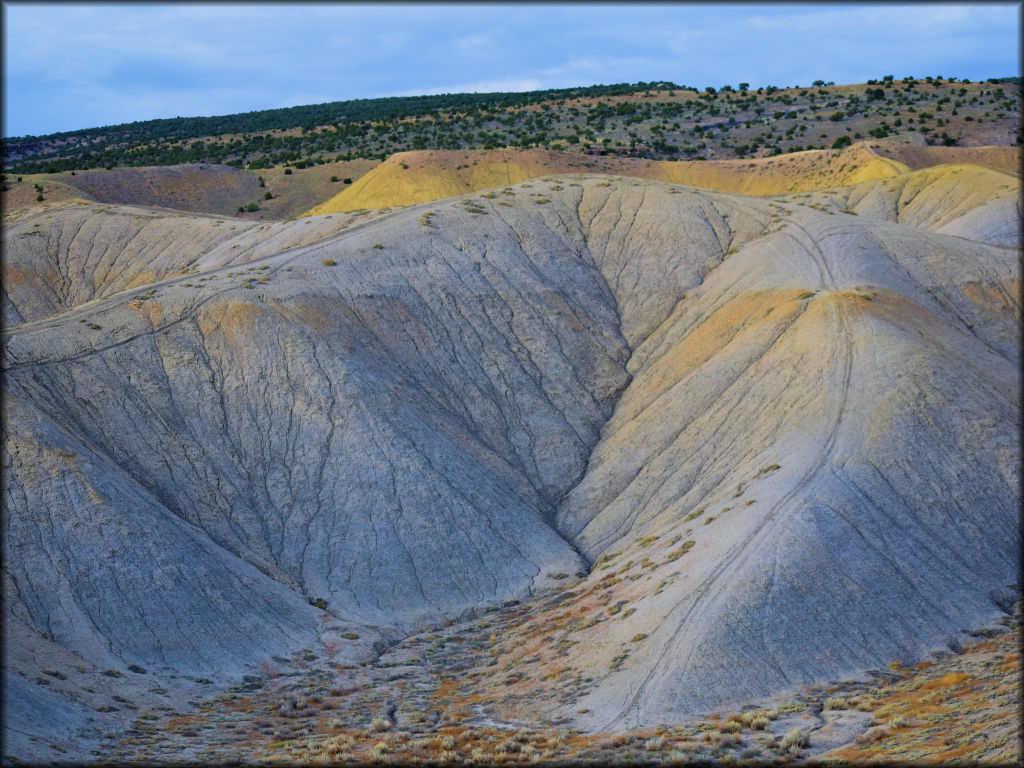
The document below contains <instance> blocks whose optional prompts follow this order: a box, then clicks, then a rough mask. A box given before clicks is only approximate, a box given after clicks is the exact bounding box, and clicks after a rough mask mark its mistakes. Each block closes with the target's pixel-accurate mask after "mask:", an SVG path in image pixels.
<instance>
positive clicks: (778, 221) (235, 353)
mask: <svg viewBox="0 0 1024 768" xmlns="http://www.w3.org/2000/svg"><path fill="white" fill-rule="evenodd" d="M866 151H867V150H866V149H865V148H863V147H854V148H851V149H850V152H857V153H864V152H866ZM437 157H438V156H437V155H436V154H433V155H431V158H437ZM489 157H490V159H484V158H481V159H480V161H479V162H478V165H477V166H476V169H477V170H473V168H474V166H473V165H472V161H470V166H469V168H468V169H467V168H465V167H463V168H458V167H456V168H454V169H450V170H451V173H450V174H447V175H445V176H443V179H444V180H443V181H436V179H437V178H438V175H437V174H433V175H430V174H422V175H421V174H419V171H420V169H421V166H417V165H416V164H415V163H414V162H413V161H416V160H419V159H422V160H424V166H423V167H425V161H426V158H422V157H421V156H418V155H413V156H399V157H396V158H392V159H391V160H389V161H388V162H386V163H385V164H384V165H382V166H381V167H380V168H379V169H377V170H375V171H372V172H370V173H369V174H367V176H366V177H364V179H363V180H361V181H363V182H365V183H361V182H360V181H357V182H356V183H354V184H353V185H352V186H351V188H350V189H349V190H347V191H346V192H344V193H343V194H344V195H350V196H352V197H353V198H356V197H358V196H359V195H366V196H370V195H371V194H372V193H373V185H371V183H370V182H371V181H372V179H373V177H374V176H375V174H376V175H377V176H380V177H383V176H384V174H385V173H387V174H390V176H389V177H388V178H391V179H395V178H398V179H401V178H403V176H402V175H403V174H408V176H406V177H404V178H407V179H409V180H410V181H409V182H408V183H407V184H406V185H405V186H402V185H401V184H400V183H398V182H397V181H396V182H394V183H393V184H392V183H391V182H389V185H390V188H391V189H392V194H393V197H392V198H390V199H389V200H387V201H386V205H388V206H394V205H410V206H411V207H409V208H406V209H402V210H392V211H390V212H384V213H378V214H377V215H376V216H374V217H370V216H366V215H361V214H359V213H352V214H348V215H343V214H340V213H333V214H325V215H314V216H309V217H305V218H301V219H297V220H293V221H288V222H278V223H275V224H267V223H262V224H256V223H252V222H249V223H245V224H243V223H239V222H236V221H233V220H222V221H218V220H216V219H214V218H211V217H208V216H199V215H192V216H187V215H181V214H164V213H160V212H156V211H151V210H141V209H138V208H131V207H124V206H116V205H114V206H101V207H97V206H96V205H95V204H93V203H83V202H80V201H79V202H76V201H68V202H60V203H52V204H51V203H48V204H46V205H43V206H36V207H33V208H25V209H21V210H19V211H12V212H9V213H8V215H7V219H6V221H5V227H4V237H5V254H8V255H7V257H6V258H5V264H4V269H5V273H4V305H3V311H4V318H5V324H6V326H7V327H6V332H5V334H4V344H5V354H4V385H5V393H6V400H5V424H4V428H5V431H4V441H5V453H4V457H5V459H4V460H5V466H4V469H5V472H4V494H5V497H4V507H5V515H4V546H5V552H4V588H5V596H6V599H5V602H4V605H5V621H4V626H5V632H6V636H5V640H6V648H7V654H8V664H7V667H6V670H5V675H6V680H7V685H6V687H5V691H6V692H5V695H6V696H7V701H6V702H5V703H6V707H5V710H6V712H7V713H8V721H7V723H6V725H7V727H8V732H7V736H8V739H7V741H8V743H9V744H11V745H12V746H11V747H9V748H8V750H9V751H10V750H13V752H12V754H16V755H19V756H29V757H31V756H33V755H36V756H38V755H41V754H43V755H46V756H48V757H52V753H49V752H45V750H44V746H40V745H39V744H37V743H34V742H32V741H31V740H30V738H29V737H30V736H32V735H35V736H41V735H42V736H45V737H47V738H51V739H52V734H54V733H58V732H65V733H66V735H67V740H68V741H69V743H70V744H72V745H75V744H85V743H87V741H88V738H87V736H88V734H90V733H92V732H93V731H92V729H93V728H99V729H101V730H102V729H109V728H110V727H114V726H115V725H116V724H117V723H118V722H122V720H123V717H124V716H125V712H124V711H123V710H121V707H120V706H116V709H117V711H111V705H110V701H111V696H112V695H118V696H122V697H123V696H124V695H125V694H124V692H125V691H129V692H130V693H129V699H131V700H133V701H135V702H136V705H137V704H139V703H142V704H144V705H146V706H151V705H155V703H157V702H164V701H168V700H170V699H165V698H161V697H163V696H167V697H171V698H172V699H173V697H175V696H177V697H178V698H176V699H173V701H174V702H175V706H182V707H183V706H185V702H187V701H188V700H189V699H190V697H192V696H195V695H197V693H196V692H197V691H198V690H201V689H203V688H202V687H203V686H204V685H206V686H214V688H215V689H217V690H222V689H223V688H224V687H226V686H228V685H229V684H231V683H233V682H237V681H238V680H239V679H240V678H241V676H242V675H244V674H258V670H259V668H260V664H261V662H263V663H264V664H266V662H267V661H268V660H269V659H270V658H272V657H275V656H277V657H287V656H288V655H289V654H291V653H292V652H300V653H306V654H307V655H308V656H309V657H310V658H315V657H316V655H317V654H321V653H324V652H325V650H324V649H330V651H329V652H330V653H332V654H335V655H336V661H339V662H343V663H345V664H354V663H356V662H359V661H365V660H367V659H369V658H371V657H373V656H374V655H375V654H377V653H379V652H380V651H381V650H383V649H385V648H386V647H388V646H389V645H391V644H393V643H395V642H397V641H398V640H400V639H401V638H403V637H405V636H408V635H410V634H413V633H417V632H420V631H421V630H423V629H424V628H426V627H429V626H436V625H437V624H438V623H440V622H445V621H451V620H456V619H458V618H460V617H466V616H473V615H481V614H483V613H484V612H486V611H498V612H500V610H501V608H502V606H503V605H507V604H508V603H509V602H510V601H521V602H523V603H524V604H529V603H530V601H537V600H544V599H546V598H549V597H550V596H551V595H555V594H557V595H559V597H558V599H557V601H555V602H548V603H544V606H546V607H544V608H543V611H542V612H541V613H540V614H539V618H538V619H537V620H536V621H533V622H529V623H526V624H523V625H522V626H520V627H519V628H518V629H516V630H515V634H514V635H513V636H511V637H509V638H500V640H501V641H503V642H506V641H508V642H512V643H513V644H515V645H516V647H517V653H520V654H521V656H522V657H524V658H525V657H526V656H529V657H530V659H531V664H535V665H537V666H532V667H531V670H536V671H532V672H531V674H529V675H522V674H520V675H516V676H508V673H507V670H505V669H504V668H502V667H497V666H496V667H491V666H481V667H480V668H479V669H478V670H476V672H477V677H476V678H474V679H476V680H477V684H479V685H480V686H481V688H494V686H496V685H499V684H500V685H501V686H502V687H503V690H506V691H507V694H508V699H507V701H506V702H505V704H504V705H503V706H505V707H506V708H507V709H509V710H510V711H512V710H515V707H516V702H520V708H519V709H518V710H517V711H516V716H519V717H523V716H524V711H528V712H530V713H531V714H533V715H537V716H539V715H540V714H545V715H550V716H558V717H561V718H567V719H568V720H570V721H573V722H575V723H576V724H578V725H579V726H580V727H583V728H586V729H590V730H595V731H596V730H615V729H622V728H625V727H628V726H635V725H644V724H647V725H651V724H657V723H660V722H670V721H672V720H673V719H676V720H678V719H680V718H683V717H685V716H687V715H688V714H692V713H695V712H701V711H708V710H712V709H715V708H719V707H723V706H727V705H728V706H732V705H739V704H743V703H745V702H749V701H754V700H757V699H759V698H763V697H766V696H770V695H774V694H777V693H779V692H780V691H784V690H788V689H792V688H793V687H795V686H800V685H807V684H811V683H814V682H821V681H826V680H830V679H834V678H836V677H838V676H841V675H847V674H856V673H858V672H861V671H863V670H865V669H868V668H877V667H884V666H885V665H886V664H888V663H889V662H891V661H893V660H894V659H905V660H911V659H916V658H920V657H921V656H922V655H923V654H925V653H926V652H928V651H929V650H934V649H937V648H942V647H949V646H951V645H953V644H955V643H956V642H958V636H959V633H960V632H961V630H963V629H964V628H969V627H975V626H981V625H984V624H986V623H987V622H990V621H992V620H993V619H994V618H995V617H997V616H999V615H1001V614H1002V613H1004V612H1005V611H1006V610H1007V609H1008V608H1009V606H1010V604H1011V603H1012V601H1013V599H1014V594H1013V591H1012V590H1011V589H1010V588H1009V585H1011V584H1012V583H1014V582H1015V581H1016V580H1017V575H1016V574H1017V564H1018V562H1019V556H1020V543H1021V542H1020V532H1019V530H1018V527H1017V510H1018V508H1019V503H1020V488H1019V475H1018V467H1019V464H1020V455H1019V444H1018V439H1017V436H1018V434H1019V428H1020V413H1019V401H1018V394H1019V388H1020V372H1019V370H1020V359H1019V327H1020V320H1021V305H1020V291H1021V284H1020V275H1019V271H1018V260H1019V250H1018V249H1019V246H1020V241H1019V230H1020V207H1019V204H1018V200H1019V194H1020V182H1019V176H1018V175H1017V174H1014V173H1010V172H1004V171H998V170H995V169H992V168H986V167H982V166H979V165H972V164H959V165H950V166H936V167H929V168H925V169H923V170H918V171H909V170H907V169H906V166H904V165H901V164H900V162H898V161H892V162H890V161H887V160H880V159H878V158H873V159H872V163H874V164H873V165H870V166H869V167H870V168H871V169H872V170H871V171H870V173H867V174H866V176H859V175H858V171H857V170H855V169H853V166H854V163H853V160H852V156H851V155H847V154H836V155H835V156H834V157H829V158H822V159H821V162H822V163H823V165H820V166H819V167H818V168H817V169H814V170H815V172H816V173H818V174H820V177H821V179H822V180H823V181H819V183H818V184H817V186H815V185H814V184H810V183H806V184H803V183H801V182H799V180H794V177H792V176H787V172H786V165H784V164H783V163H785V160H786V159H785V158H776V159H774V160H771V161H765V162H764V163H763V165H764V166H765V167H764V168H761V169H759V170H761V171H763V174H764V175H763V177H762V180H761V181H758V182H757V183H758V184H764V185H766V187H765V188H767V187H770V186H771V185H773V184H774V185H777V186H775V187H773V189H774V190H775V191H773V192H766V191H764V189H765V188H762V189H761V190H760V194H762V195H769V194H771V195H772V196H770V197H769V196H762V197H754V196H748V195H745V194H737V193H736V192H740V191H743V185H744V184H754V183H755V182H745V181H743V177H742V174H740V173H739V169H737V170H736V172H735V174H734V175H733V176H728V175H727V174H725V172H724V171H723V172H722V176H721V178H731V179H734V181H730V182H729V183H734V184H736V185H737V188H736V189H735V190H733V191H716V190H709V189H697V188H694V187H693V186H683V185H682V184H681V183H680V182H679V181H678V180H677V179H680V178H687V179H688V180H689V181H690V182H693V179H692V178H689V177H687V176H686V173H688V172H689V171H686V170H680V171H679V174H680V175H679V176H678V177H671V178H668V179H665V177H664V176H659V175H658V174H665V175H669V174H670V172H669V171H668V170H665V169H664V168H661V167H659V166H657V165H651V166H645V167H646V168H649V169H650V174H651V178H635V177H624V176H616V175H608V174H599V173H595V172H593V170H592V169H589V168H582V169H581V168H577V167H571V166H569V167H559V168H552V167H544V166H543V165H541V167H542V168H544V170H543V171H541V172H542V173H543V174H544V176H543V177H542V178H534V179H533V180H531V181H523V182H519V181H517V180H516V177H515V173H519V170H518V169H520V168H525V170H524V171H523V172H524V173H526V172H529V173H531V174H534V175H536V174H535V172H536V171H537V170H538V169H537V168H536V167H535V165H536V163H537V162H540V163H543V162H544V161H543V159H538V158H534V157H524V158H511V157H506V158H504V159H502V157H501V156H489ZM442 158H443V159H445V165H444V167H445V168H449V166H450V165H451V162H452V161H451V160H450V159H447V157H446V156H442ZM875 160H877V161H878V162H875ZM513 161H514V162H513ZM844 161H845V163H846V168H843V167H841V166H842V165H843V163H844ZM549 162H550V160H549ZM791 162H794V163H796V162H801V159H800V158H793V159H792V160H791ZM402 163H405V164H406V165H408V166H409V167H408V168H407V169H406V168H403V167H402ZM464 164H465V161H463V163H456V165H464ZM531 164H532V165H531ZM513 167H514V168H516V169H517V170H515V172H514V173H513V171H512V170H510V169H511V168H513ZM755 167H756V166H755ZM863 167H864V166H863V165H857V166H856V168H863ZM503 169H504V170H503ZM570 171H572V172H570ZM502 173H505V174H506V176H505V178H500V176H501V174H502ZM637 175H639V174H637ZM759 175H760V174H759ZM417 179H427V181H424V182H423V183H422V185H421V183H420V181H417ZM766 179H767V181H766ZM723 183H724V182H723ZM478 184H479V185H482V184H490V185H491V187H493V188H492V189H490V191H474V192H472V193H471V194H462V195H461V196H457V197H450V198H448V199H444V200H434V201H433V202H427V203H419V204H417V199H422V198H417V196H418V195H421V194H427V193H429V194H431V195H435V196H437V195H439V194H451V193H452V192H455V193H461V192H464V191H465V187H461V188H460V187H459V185H470V187H471V188H472V187H475V186H476V185H478ZM445 185H449V186H445ZM787 185H789V186H787ZM421 186H422V187H423V189H421ZM825 187H829V188H825ZM786 193H788V194H786ZM401 195H407V196H408V197H406V198H401ZM403 200H404V202H403ZM359 202H361V203H362V205H361V206H359V207H363V208H368V207H377V208H380V207H382V205H381V204H384V203H385V201H384V200H376V201H375V202H377V203H378V204H377V205H373V206H371V205H370V204H369V203H370V202H374V200H373V199H371V198H369V197H367V198H363V199H361V200H359ZM344 209H345V205H338V206H336V208H335V210H339V211H340V210H344ZM568 613H573V615H574V616H575V617H576V618H578V619H579V620H578V621H574V623H572V622H570V620H569V617H568V615H567V614H568ZM570 623H571V626H570ZM492 642H498V639H496V638H494V637H492ZM339 648H340V650H338V649H339ZM303 649H305V650H303ZM138 670H143V672H139V671H138ZM51 673H57V674H51ZM337 674H338V675H340V676H341V677H344V674H345V672H344V671H339V672H338V673H337ZM563 674H568V675H573V676H576V677H578V678H580V679H589V681H590V683H589V685H590V687H589V688H588V689H587V690H586V691H584V692H581V694H580V696H579V697H578V698H575V697H572V696H570V697H568V698H566V697H564V696H563V697H559V696H558V695H556V694H558V693H560V691H559V686H560V684H559V683H558V680H559V679H560V675H563ZM39 680H42V681H44V682H42V683H39V682H38V681H39ZM114 682H116V683H117V686H118V687H112V685H114ZM154 685H159V690H161V691H164V693H163V694H159V695H158V694H154V693H152V687H153V686H154ZM114 691H118V693H116V694H114V693H113V692H114ZM115 701H116V700H115ZM522 702H530V707H529V708H528V709H525V710H524V708H523V707H522ZM87 716H88V717H93V718H95V721H94V722H93V723H92V724H90V722H89V721H87V720H86V717H87ZM62 729H63V731H62ZM75 729H84V730H79V731H76V730H75ZM76 734H77V735H76ZM40 750H44V751H42V752H41V751H40ZM66 756H70V757H73V758H74V757H78V758H81V757H83V756H87V753H86V752H80V753H78V754H77V755H76V753H75V752H74V749H72V750H71V751H70V752H69V753H67V755H66Z"/></svg>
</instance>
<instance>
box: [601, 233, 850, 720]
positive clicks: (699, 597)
mask: <svg viewBox="0 0 1024 768" xmlns="http://www.w3.org/2000/svg"><path fill="white" fill-rule="evenodd" d="M789 224H790V226H793V227H796V228H797V229H799V230H800V231H802V232H803V234H804V235H805V236H806V237H807V240H808V242H809V243H810V245H806V244H804V243H802V242H801V241H800V240H799V239H798V238H796V237H794V236H793V235H791V234H789V233H788V232H785V231H782V232H780V233H779V234H782V235H784V236H786V237H788V238H789V239H791V240H793V241H794V242H795V243H796V244H797V245H799V246H800V247H801V248H802V249H803V250H804V252H805V253H806V254H807V255H808V256H809V257H810V258H811V260H812V261H813V262H814V264H815V266H816V267H817V268H818V272H819V275H820V278H821V282H822V284H823V286H822V287H824V288H827V289H829V290H832V291H836V290H838V286H837V285H836V282H835V277H834V275H833V273H832V270H831V269H830V268H829V266H828V260H827V258H826V257H825V255H824V253H823V252H822V250H821V248H820V246H818V245H817V243H816V242H815V240H814V238H813V237H812V236H811V234H810V233H809V232H808V231H807V229H806V228H804V227H803V226H802V225H800V224H797V223H796V222H793V221H790V222H789ZM834 306H835V313H836V323H837V325H838V326H839V331H840V333H839V338H837V340H836V342H835V345H834V354H835V355H836V356H837V357H838V356H840V355H841V356H842V358H843V362H842V364H841V367H842V386H841V390H840V394H839V403H838V406H837V408H836V416H835V419H834V420H833V423H832V427H831V429H830V430H829V433H828V436H827V438H826V440H825V443H824V445H823V446H822V449H821V451H820V454H819V457H818V459H816V460H815V461H814V462H812V464H811V466H810V467H808V468H807V469H806V470H805V471H804V473H803V475H801V477H800V479H799V480H798V481H797V483H796V484H795V485H794V486H793V487H792V488H791V489H790V490H789V491H788V492H787V493H786V494H785V495H784V496H783V497H782V498H781V499H779V500H778V501H777V502H775V504H773V505H772V507H771V509H769V511H768V513H767V514H766V515H765V516H764V518H763V519H762V520H761V521H760V522H759V523H758V524H757V525H755V526H754V528H753V529H752V530H751V531H750V533H748V534H747V536H746V537H745V538H744V539H743V540H742V541H740V542H738V543H737V544H735V545H733V547H732V548H731V549H730V550H729V551H728V552H727V553H726V555H725V556H724V557H723V558H722V559H721V560H720V561H719V563H718V564H717V565H716V566H715V567H714V568H713V569H712V570H711V572H710V573H709V574H708V575H707V576H706V577H705V579H704V580H703V581H702V582H701V583H700V584H699V585H698V586H697V588H696V590H694V592H693V593H692V594H693V595H694V599H693V601H692V602H691V603H689V607H688V608H687V609H686V610H685V612H684V613H683V614H682V615H681V616H680V617H679V618H678V619H677V620H676V630H675V632H674V633H673V640H672V641H670V642H669V643H666V645H665V646H664V648H663V650H662V651H661V653H660V654H659V655H658V658H657V660H656V661H655V663H654V664H653V665H651V667H650V669H649V670H648V672H647V674H646V675H644V677H643V679H642V680H641V682H640V684H639V685H638V686H637V688H636V690H635V691H634V692H633V693H632V694H631V695H630V696H629V698H628V699H627V700H626V704H625V706H624V707H623V708H622V709H621V710H620V711H619V713H618V714H617V715H616V716H615V717H613V718H612V719H611V720H609V721H607V722H606V723H605V724H603V725H602V726H601V727H600V729H599V730H610V729H611V728H612V727H613V726H614V725H615V724H617V723H619V722H621V721H623V720H624V719H625V718H626V717H627V716H628V715H629V713H630V712H631V711H633V710H636V708H637V706H638V705H639V704H640V702H641V700H642V699H643V697H644V694H645V692H646V690H647V688H648V686H649V685H650V683H651V681H652V680H655V679H656V678H658V677H660V674H659V672H660V671H661V670H662V668H663V667H664V665H665V662H666V660H667V659H670V658H676V657H678V655H679V654H678V651H679V650H681V647H682V646H683V641H684V639H685V638H686V634H687V629H686V628H685V627H689V626H693V625H694V623H698V624H699V623H700V622H699V620H700V619H701V618H702V617H703V616H704V614H705V613H706V612H707V610H708V608H709V607H710V605H711V604H712V603H713V602H714V600H713V598H715V597H716V596H717V595H718V594H719V593H720V592H721V590H722V589H724V588H725V586H723V581H724V577H727V576H729V575H731V574H732V573H734V572H735V571H737V570H738V569H740V568H741V567H742V566H743V565H744V564H745V563H746V562H747V560H748V559H749V557H750V551H749V546H750V544H751V542H753V541H754V539H755V538H757V537H758V535H759V534H760V533H761V532H762V531H763V530H764V529H765V528H766V527H768V526H769V525H770V524H774V523H775V522H777V518H778V513H779V511H780V510H782V509H784V508H785V507H786V505H788V504H789V503H790V502H791V501H792V500H793V499H794V498H796V496H797V495H798V494H799V493H801V492H802V491H804V490H805V489H806V488H807V487H808V486H809V485H810V483H811V481H812V480H814V478H815V477H816V476H817V475H818V474H819V473H820V472H821V470H822V469H824V467H825V465H826V463H827V462H828V460H829V459H830V458H831V456H832V451H833V448H834V447H835V442H836V439H837V437H838V434H839V427H840V425H841V424H842V420H843V415H844V413H845V410H846V402H847V398H848V394H849V389H850V381H851V375H852V367H853V365H852V364H853V354H852V347H853V344H852V338H851V335H850V331H849V326H848V324H847V318H846V313H845V309H844V308H843V306H842V303H841V301H838V302H836V303H835V305H834ZM715 587H718V589H717V590H716V589H715ZM683 605H684V604H683V603H680V604H677V606H676V607H675V608H673V609H672V611H670V612H669V614H668V615H667V616H666V617H665V619H663V620H662V624H664V623H665V622H666V621H669V620H670V619H671V618H672V615H673V614H674V613H676V612H677V611H679V610H681V609H682V606H683ZM691 619H697V620H698V621H697V622H691V621H690V620H691ZM694 650H695V649H694V648H692V647H691V648H690V649H689V651H688V652H686V654H685V660H684V661H683V664H682V671H683V674H684V675H685V674H686V671H687V669H688V668H689V666H690V663H691V661H692V658H693V654H694Z"/></svg>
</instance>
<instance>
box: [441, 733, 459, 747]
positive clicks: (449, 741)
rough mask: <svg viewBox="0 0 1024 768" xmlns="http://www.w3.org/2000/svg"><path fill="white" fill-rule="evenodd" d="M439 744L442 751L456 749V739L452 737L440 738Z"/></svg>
mask: <svg viewBox="0 0 1024 768" xmlns="http://www.w3.org/2000/svg"><path fill="white" fill-rule="evenodd" d="M437 744H438V746H440V747H441V748H442V749H455V737H454V736H452V735H450V734H449V735H447V736H438V737H437Z"/></svg>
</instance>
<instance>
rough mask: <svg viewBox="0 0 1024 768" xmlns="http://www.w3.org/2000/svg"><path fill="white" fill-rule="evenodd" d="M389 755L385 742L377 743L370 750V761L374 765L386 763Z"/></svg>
mask: <svg viewBox="0 0 1024 768" xmlns="http://www.w3.org/2000/svg"><path fill="white" fill-rule="evenodd" d="M390 754H391V747H389V746H388V745H387V744H386V743H385V742H383V741H378V742H377V743H376V744H374V745H373V746H372V747H371V748H370V760H372V761H373V762H375V763H384V762H387V761H388V759H389V756H390Z"/></svg>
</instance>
